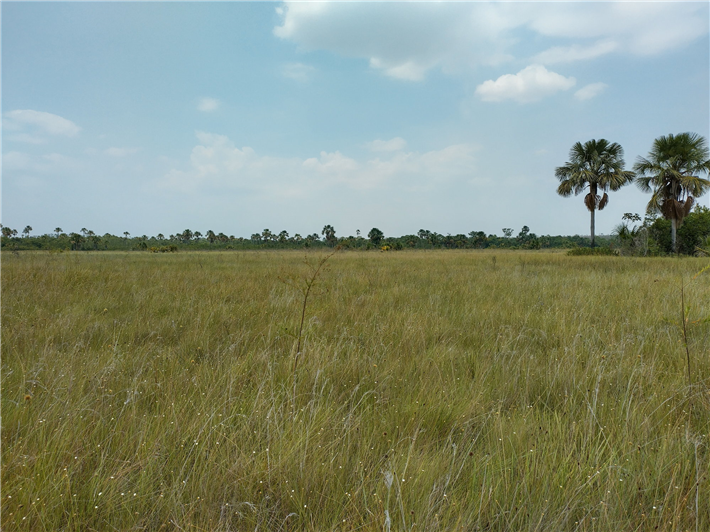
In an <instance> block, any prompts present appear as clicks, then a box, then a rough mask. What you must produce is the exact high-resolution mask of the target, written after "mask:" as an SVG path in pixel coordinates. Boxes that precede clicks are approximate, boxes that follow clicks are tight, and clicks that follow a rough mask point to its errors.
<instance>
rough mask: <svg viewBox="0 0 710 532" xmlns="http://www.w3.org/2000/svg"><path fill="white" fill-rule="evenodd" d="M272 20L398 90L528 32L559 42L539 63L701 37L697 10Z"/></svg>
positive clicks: (501, 6) (284, 12)
mask: <svg viewBox="0 0 710 532" xmlns="http://www.w3.org/2000/svg"><path fill="white" fill-rule="evenodd" d="M277 13H278V14H279V16H280V18H281V23H280V25H278V26H276V27H275V28H274V34H275V35H276V36H278V37H279V38H281V39H284V40H289V41H292V42H294V43H296V44H297V45H298V46H299V47H300V48H301V49H303V50H329V51H333V52H335V53H338V54H341V55H344V56H347V57H354V58H363V59H366V60H367V61H368V64H369V65H370V67H371V68H373V69H375V70H378V71H381V72H382V73H384V74H385V75H387V76H389V77H392V78H396V79H401V80H407V81H419V80H422V79H424V78H425V77H426V75H427V73H428V72H429V71H430V70H431V69H433V68H440V69H441V70H443V71H444V72H457V71H461V70H462V69H466V68H470V67H472V66H475V65H481V64H500V63H501V62H504V61H506V60H509V59H511V58H512V56H511V50H512V49H513V46H514V45H515V44H516V43H517V42H519V40H520V38H521V36H522V35H523V34H524V33H525V32H530V31H532V32H533V33H535V34H537V35H538V36H541V37H550V38H554V39H556V40H558V41H559V40H562V41H564V40H567V41H568V43H564V44H562V45H559V46H556V47H554V48H550V49H547V50H544V51H540V52H539V53H538V54H537V56H536V57H535V59H534V62H535V63H539V64H554V63H563V62H571V61H580V60H585V59H591V58H594V57H599V56H602V55H605V54H609V53H630V54H635V55H649V54H657V53H660V52H663V51H666V50H672V49H678V48H681V47H683V46H685V45H687V44H688V43H690V42H692V41H694V40H695V39H697V38H698V37H701V36H703V35H706V34H707V33H708V24H707V17H708V8H707V5H705V4H704V3H703V2H696V3H679V2H675V3H674V2H668V3H662V2H586V3H584V2H571V3H566V2H553V3H532V2H530V3H508V2H496V3H489V2H470V3H468V2H466V3H464V2H461V3H458V2H455V3H447V2H438V3H429V2H412V3H408V2H393V3H386V2H383V3H380V2H285V3H284V4H283V6H282V7H279V8H277ZM540 41H541V42H544V39H540Z"/></svg>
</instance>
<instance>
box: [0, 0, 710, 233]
mask: <svg viewBox="0 0 710 532" xmlns="http://www.w3.org/2000/svg"><path fill="white" fill-rule="evenodd" d="M1 9H2V120H3V121H2V124H3V125H2V154H3V160H2V223H3V224H5V225H9V226H10V227H13V228H15V229H18V230H19V231H21V230H22V228H24V227H25V226H26V225H31V226H32V227H33V229H34V231H33V233H45V232H51V231H53V230H54V228H55V227H61V228H62V229H64V230H65V231H78V230H79V229H80V228H83V227H86V228H88V229H91V230H93V231H94V232H96V233H98V234H103V233H105V232H110V233H114V234H122V233H123V232H124V231H128V232H130V233H131V234H133V235H140V234H148V235H154V234H157V233H163V234H165V235H168V234H172V233H175V232H179V231H182V230H184V229H187V228H189V229H192V230H193V231H200V232H202V233H205V232H206V231H207V230H208V229H211V230H214V231H216V232H219V231H222V232H224V233H226V234H233V235H236V236H244V237H248V236H250V235H251V234H252V233H254V232H261V231H262V230H263V229H264V228H269V229H271V230H272V231H281V230H283V229H285V230H287V231H288V232H289V233H291V234H294V233H300V234H302V235H305V234H310V233H313V232H319V233H320V230H321V229H322V227H323V226H324V225H325V224H331V225H333V226H334V227H335V229H336V231H337V234H338V235H339V236H346V235H350V234H354V233H355V231H356V230H357V229H360V230H361V231H363V232H364V233H367V231H369V229H371V228H372V227H378V228H380V229H381V230H382V231H383V232H384V233H385V235H402V234H411V233H415V232H416V231H417V230H419V229H428V230H431V231H437V232H440V233H444V234H446V233H468V232H469V231H473V230H477V231H478V230H482V231H485V232H486V233H496V234H499V235H500V234H502V231H501V229H502V228H503V227H511V228H514V229H515V231H516V232H517V231H518V230H519V229H520V227H522V226H523V225H528V226H529V227H530V229H531V230H532V231H533V232H535V233H537V234H587V233H588V231H589V213H588V211H586V209H585V207H584V204H583V199H582V197H581V196H579V197H572V198H561V197H559V196H557V194H556V192H555V190H556V187H557V180H556V179H555V177H554V169H555V167H556V166H560V165H562V164H564V163H565V162H566V161H567V158H568V153H569V149H570V148H571V146H572V145H573V144H574V143H575V142H577V141H582V142H584V141H587V140H589V139H592V138H606V139H608V140H610V141H613V142H618V143H619V144H621V145H622V146H623V147H624V150H625V159H626V162H627V167H631V166H632V164H633V162H634V160H635V159H636V157H637V156H639V155H646V154H647V152H648V150H649V149H650V147H651V143H652V142H653V139H655V138H656V137H658V136H660V135H666V134H669V133H679V132H683V131H692V132H696V133H699V134H701V135H703V136H705V137H706V138H707V137H708V136H709V133H710V125H709V120H710V110H709V109H708V103H709V100H710V81H709V80H710V73H709V71H708V70H709V65H710V42H709V40H708V29H709V25H710V18H709V17H710V14H709V9H708V4H707V3H706V2H692V3H680V2H672V3H658V2H656V3H644V2H603V3H602V2H600V3H594V2H586V3H567V2H552V3H533V2H527V3H503V2H497V3H486V2H475V3H366V2H362V3H360V2H350V3H325V2H319V3H308V2H301V3H289V2H287V3H232V2H223V3H141V2H135V3H93V2H91V3H89V2H87V3H82V2H79V3H59V2H57V3H44V2H43V3H39V2H38V3H33V2H6V1H5V2H2V7H1ZM648 199H649V197H648V195H644V194H643V193H641V192H640V191H639V190H638V189H636V188H635V187H634V186H629V187H627V188H625V189H624V190H622V191H620V192H616V193H612V194H611V200H610V203H609V206H608V207H607V208H606V209H605V210H604V211H602V212H601V213H599V214H598V215H597V232H598V233H609V232H610V231H611V230H612V229H613V227H614V226H615V225H616V224H618V223H619V222H620V221H621V216H622V214H623V213H624V212H639V213H642V212H643V211H644V209H645V205H646V202H647V201H648ZM700 203H702V204H704V205H707V204H708V197H707V195H706V196H705V197H704V198H702V199H701V200H700Z"/></svg>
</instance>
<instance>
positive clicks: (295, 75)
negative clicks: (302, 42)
mask: <svg viewBox="0 0 710 532" xmlns="http://www.w3.org/2000/svg"><path fill="white" fill-rule="evenodd" d="M315 70H316V69H315V68H313V67H312V66H310V65H304V64H303V63H288V64H286V65H284V66H283V67H282V68H281V74H283V76H284V77H286V78H289V79H292V80H294V81H298V82H300V83H305V82H306V81H308V80H309V79H310V77H311V75H312V74H313V72H315Z"/></svg>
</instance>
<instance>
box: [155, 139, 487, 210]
mask: <svg viewBox="0 0 710 532" xmlns="http://www.w3.org/2000/svg"><path fill="white" fill-rule="evenodd" d="M197 139H198V142H199V144H198V145H197V146H195V147H194V148H193V149H192V153H191V155H190V167H189V168H188V169H185V170H182V169H172V170H170V171H169V172H168V173H167V174H165V176H164V177H163V178H162V179H161V180H160V181H159V182H158V183H157V186H159V187H160V188H162V189H170V190H176V191H181V192H186V193H191V192H194V191H195V190H198V189H200V190H203V191H204V190H213V191H222V192H224V191H230V190H232V191H233V190H240V191H244V192H251V193H256V194H263V195H267V196H268V197H269V198H270V199H275V200H278V199H279V198H282V199H283V198H294V197H298V198H305V197H312V196H313V195H314V194H318V193H319V191H322V190H324V189H332V188H338V189H341V188H344V189H346V190H371V189H382V188H387V187H396V188H397V189H402V190H412V189H422V188H428V187H434V186H436V185H437V183H441V182H442V181H446V180H450V179H466V180H467V179H470V178H471V175H472V173H473V171H474V170H475V167H476V160H475V157H474V153H475V151H476V150H477V148H476V147H475V146H473V145H470V144H459V145H453V146H448V147H446V148H443V149H441V150H433V151H429V152H424V153H420V152H404V151H402V150H403V148H404V147H405V146H406V142H405V141H404V140H403V139H399V138H396V139H392V140H391V141H379V142H381V143H382V145H389V146H390V147H393V146H399V149H397V150H396V151H390V152H384V155H386V156H383V157H375V158H371V159H365V160H356V159H353V158H352V157H348V156H347V155H344V154H342V153H341V152H339V151H335V152H325V151H324V152H321V153H320V154H319V155H318V156H317V157H309V158H306V159H299V158H285V157H269V156H262V155H257V154H256V153H255V152H254V150H253V149H252V148H249V147H243V148H237V147H236V146H234V143H233V142H232V141H231V140H230V139H229V138H228V137H225V136H223V135H215V134H212V133H205V132H197ZM375 142H377V141H375ZM373 144H374V143H373Z"/></svg>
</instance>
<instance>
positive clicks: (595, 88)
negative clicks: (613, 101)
mask: <svg viewBox="0 0 710 532" xmlns="http://www.w3.org/2000/svg"><path fill="white" fill-rule="evenodd" d="M608 86H609V85H607V84H606V83H590V84H589V85H585V86H584V87H582V88H581V89H579V90H578V91H577V92H575V93H574V97H575V98H577V99H578V100H581V101H584V100H591V99H592V98H594V97H596V96H598V95H599V94H601V93H602V92H604V91H605V90H606V88H607V87H608Z"/></svg>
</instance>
